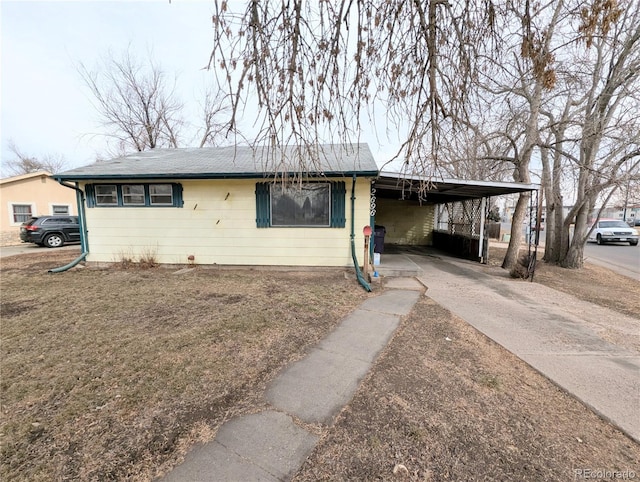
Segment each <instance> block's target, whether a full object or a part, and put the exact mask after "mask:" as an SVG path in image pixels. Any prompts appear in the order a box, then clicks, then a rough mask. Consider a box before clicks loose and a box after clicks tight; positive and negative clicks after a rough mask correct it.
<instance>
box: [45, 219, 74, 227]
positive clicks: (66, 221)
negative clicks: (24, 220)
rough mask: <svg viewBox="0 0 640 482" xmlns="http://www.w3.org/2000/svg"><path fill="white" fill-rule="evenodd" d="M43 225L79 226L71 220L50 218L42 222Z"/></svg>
mask: <svg viewBox="0 0 640 482" xmlns="http://www.w3.org/2000/svg"><path fill="white" fill-rule="evenodd" d="M42 224H43V225H44V224H78V222H77V221H74V220H73V219H71V218H49V219H45V220H44V221H42Z"/></svg>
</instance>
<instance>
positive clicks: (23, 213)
mask: <svg viewBox="0 0 640 482" xmlns="http://www.w3.org/2000/svg"><path fill="white" fill-rule="evenodd" d="M11 209H12V211H13V212H12V215H13V222H14V223H17V224H22V223H26V222H27V221H29V219H31V218H32V217H33V212H32V210H31V204H12V206H11Z"/></svg>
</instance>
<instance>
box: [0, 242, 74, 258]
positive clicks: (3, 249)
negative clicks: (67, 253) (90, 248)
mask: <svg viewBox="0 0 640 482" xmlns="http://www.w3.org/2000/svg"><path fill="white" fill-rule="evenodd" d="M59 249H64V250H74V249H75V250H77V251H78V254H79V253H80V245H79V244H69V245H66V246H63V247H61V248H45V247H42V246H38V245H37V244H33V243H24V244H18V245H14V246H0V258H5V257H7V256H15V255H17V254H29V253H41V252H44V251H51V252H56V251H57V250H59Z"/></svg>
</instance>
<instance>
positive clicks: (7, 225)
mask: <svg viewBox="0 0 640 482" xmlns="http://www.w3.org/2000/svg"><path fill="white" fill-rule="evenodd" d="M0 199H1V200H2V216H0V237H1V238H0V243H1V244H2V245H8V244H19V243H20V238H19V232H20V225H21V224H22V223H23V222H25V221H28V220H29V219H31V217H32V216H41V215H46V214H76V194H75V192H74V191H72V190H71V189H68V188H66V187H64V186H61V185H60V184H59V183H58V182H56V181H55V180H54V179H52V178H51V173H49V172H47V171H38V172H34V173H30V174H23V175H21V176H14V177H8V178H6V179H0Z"/></svg>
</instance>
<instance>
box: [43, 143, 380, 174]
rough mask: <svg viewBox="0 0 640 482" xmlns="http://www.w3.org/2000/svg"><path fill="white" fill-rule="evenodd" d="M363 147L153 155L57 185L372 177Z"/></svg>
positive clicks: (95, 167) (122, 160) (99, 167)
mask: <svg viewBox="0 0 640 482" xmlns="http://www.w3.org/2000/svg"><path fill="white" fill-rule="evenodd" d="M377 173H378V167H377V165H376V163H375V161H374V159H373V155H372V154H371V151H370V150H369V146H368V145H367V144H346V145H343V144H321V145H317V146H313V147H311V148H306V147H302V146H287V147H286V148H284V149H277V150H273V149H270V148H267V147H257V148H252V147H248V146H232V147H203V148H187V149H153V150H150V151H145V152H137V153H135V154H130V155H127V156H123V157H118V158H115V159H111V160H108V161H98V162H96V163H94V164H90V165H88V166H84V167H78V168H76V169H71V170H68V171H64V172H61V173H58V174H54V176H53V177H54V178H55V179H57V180H67V181H73V180H89V179H158V178H173V179H216V178H259V177H269V176H273V175H274V174H277V175H283V174H284V175H290V174H303V175H310V176H318V175H320V176H329V177H331V176H341V175H349V176H351V175H353V174H355V175H357V176H376V175H377Z"/></svg>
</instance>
